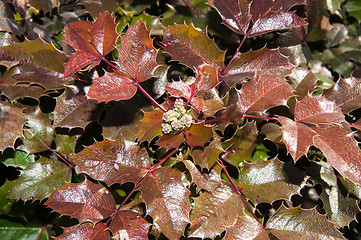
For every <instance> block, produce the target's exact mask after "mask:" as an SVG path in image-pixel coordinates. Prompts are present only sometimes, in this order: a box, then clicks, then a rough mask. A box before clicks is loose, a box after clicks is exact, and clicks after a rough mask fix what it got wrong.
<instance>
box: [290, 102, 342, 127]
mask: <svg viewBox="0 0 361 240" xmlns="http://www.w3.org/2000/svg"><path fill="white" fill-rule="evenodd" d="M295 121H296V122H304V123H312V124H322V123H324V124H326V123H331V124H332V123H333V124H337V123H338V124H340V123H342V122H344V121H345V117H344V115H343V113H342V112H341V109H340V108H339V107H338V106H337V105H336V104H335V102H331V101H329V100H327V99H326V98H325V97H322V96H317V97H311V96H310V95H307V96H306V97H305V98H304V99H302V100H301V101H299V102H297V103H296V108H295Z"/></svg>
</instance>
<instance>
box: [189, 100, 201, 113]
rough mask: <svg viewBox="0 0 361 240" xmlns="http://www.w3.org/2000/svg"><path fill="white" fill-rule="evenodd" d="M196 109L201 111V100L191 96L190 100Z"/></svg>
mask: <svg viewBox="0 0 361 240" xmlns="http://www.w3.org/2000/svg"><path fill="white" fill-rule="evenodd" d="M190 103H191V104H192V105H193V106H194V107H195V108H196V109H197V110H198V111H203V107H204V105H203V100H202V99H199V98H197V97H192V100H191V102H190Z"/></svg>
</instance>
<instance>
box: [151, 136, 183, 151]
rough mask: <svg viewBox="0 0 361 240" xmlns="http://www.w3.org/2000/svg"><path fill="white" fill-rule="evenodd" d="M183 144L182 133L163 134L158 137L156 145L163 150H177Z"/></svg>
mask: <svg viewBox="0 0 361 240" xmlns="http://www.w3.org/2000/svg"><path fill="white" fill-rule="evenodd" d="M183 142H184V136H183V134H182V133H170V134H163V135H162V136H160V137H159V140H158V141H157V145H158V146H161V147H163V148H165V149H172V148H178V147H179V146H180V145H181V144H182V143H183Z"/></svg>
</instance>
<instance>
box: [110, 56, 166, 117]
mask: <svg viewBox="0 0 361 240" xmlns="http://www.w3.org/2000/svg"><path fill="white" fill-rule="evenodd" d="M103 60H104V61H105V62H106V63H108V64H109V65H110V66H111V67H112V68H114V69H115V70H117V71H118V72H120V73H121V74H123V75H124V76H126V77H128V78H130V79H132V78H131V77H130V76H128V75H127V74H125V73H123V72H122V71H120V69H119V68H118V67H117V66H115V65H114V64H113V63H111V62H110V61H108V60H107V59H106V58H105V57H103ZM132 80H133V81H134V83H135V84H136V86H137V87H138V89H139V90H140V91H141V92H142V93H143V94H144V95H145V96H146V97H147V98H148V99H149V100H150V101H151V102H152V103H153V104H154V105H155V106H157V107H158V108H160V109H161V110H162V111H163V112H166V111H167V109H165V108H164V107H163V106H162V105H160V104H159V103H157V101H155V99H154V98H152V96H150V95H149V93H147V91H145V90H144V88H142V86H140V84H139V82H138V81H136V80H134V79H132Z"/></svg>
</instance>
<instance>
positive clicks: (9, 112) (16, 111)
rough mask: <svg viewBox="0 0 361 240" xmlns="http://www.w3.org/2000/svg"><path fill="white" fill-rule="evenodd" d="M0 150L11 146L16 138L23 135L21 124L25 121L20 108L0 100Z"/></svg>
mask: <svg viewBox="0 0 361 240" xmlns="http://www.w3.org/2000/svg"><path fill="white" fill-rule="evenodd" d="M0 113H1V116H0V138H1V141H0V151H3V150H4V149H5V148H7V147H13V145H14V142H15V140H16V138H18V137H22V136H23V125H24V123H25V122H26V121H27V118H26V117H25V116H24V114H23V112H22V110H21V108H19V107H15V106H12V105H9V104H4V103H1V102H0Z"/></svg>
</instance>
